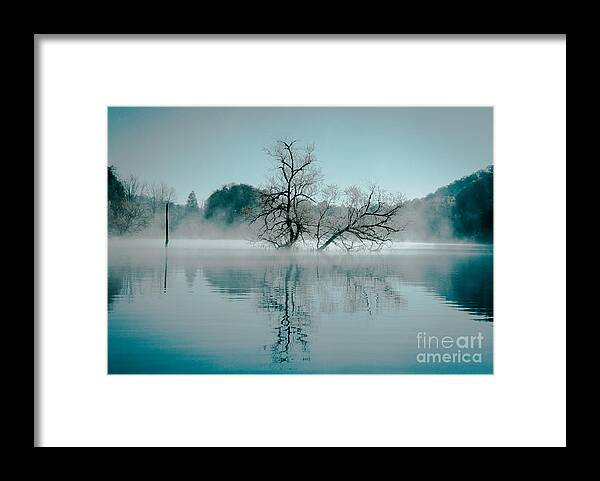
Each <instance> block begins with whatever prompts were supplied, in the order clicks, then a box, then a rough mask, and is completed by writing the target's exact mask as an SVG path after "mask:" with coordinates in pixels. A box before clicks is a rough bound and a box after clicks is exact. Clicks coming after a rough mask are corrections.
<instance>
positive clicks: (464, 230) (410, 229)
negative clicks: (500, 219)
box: [399, 165, 494, 243]
mask: <svg viewBox="0 0 600 481" xmlns="http://www.w3.org/2000/svg"><path fill="white" fill-rule="evenodd" d="M402 217H403V219H404V221H405V222H406V223H407V229H406V230H405V231H404V232H402V234H401V235H399V238H400V239H403V240H415V241H423V240H425V241H449V240H462V241H473V242H484V243H487V242H492V240H493V234H494V170H493V166H491V165H490V166H488V167H487V168H485V169H483V170H479V171H477V172H475V173H473V174H471V175H467V176H465V177H463V178H461V179H459V180H456V181H454V182H452V183H451V184H448V185H446V186H444V187H441V188H439V189H438V190H436V191H435V192H434V193H432V194H429V195H428V196H426V197H423V198H422V199H415V200H412V201H410V202H408V203H407V205H406V207H405V210H404V212H403V213H402Z"/></svg>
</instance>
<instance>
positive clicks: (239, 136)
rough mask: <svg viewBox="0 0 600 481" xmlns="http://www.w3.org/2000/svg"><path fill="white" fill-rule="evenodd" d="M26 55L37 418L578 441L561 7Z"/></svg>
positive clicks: (81, 41)
mask: <svg viewBox="0 0 600 481" xmlns="http://www.w3.org/2000/svg"><path fill="white" fill-rule="evenodd" d="M34 56H35V58H34V60H35V72H34V74H35V86H36V88H35V99H34V100H35V111H34V115H35V138H36V142H37V144H36V149H35V168H36V177H35V181H36V186H35V187H36V231H35V233H34V234H35V242H36V246H37V247H36V250H35V264H36V279H37V283H38V284H37V287H36V300H35V302H36V310H35V312H36V316H35V339H34V343H35V372H34V376H35V379H34V380H35V392H34V396H35V399H34V404H35V412H34V446H132V447H134V446H148V447H149V446H181V447H184V446H285V447H291V446H331V447H334V446H446V447H449V446H565V445H566V434H565V433H566V408H565V406H566V369H565V368H566V349H565V322H566V36H565V35H546V36H541V37H539V36H527V35H523V36H516V37H515V36H506V37H504V36H498V35H496V36H490V37H486V36H472V37H469V36H464V35H461V36H456V37H455V36H452V35H444V36H422V37H421V36H414V35H411V36H402V35H389V36H374V37H370V36H364V37H361V36H356V37H348V36H344V37H335V36H331V37H330V36H327V37H320V36H306V37H303V36H272V37H270V36H256V37H254V36H252V35H244V36H214V35H213V36H202V35H197V36H175V37H170V36H160V35H157V36H144V37H139V38H138V37H135V36H102V35H95V36H85V35H78V36H68V35H66V36H65V35H62V36H53V35H37V36H36V37H35V39H34ZM282 58H286V59H289V60H290V62H291V68H290V69H287V70H286V72H291V73H292V74H291V75H284V72H282V70H281V69H282V65H281V62H282V60H281V59H282ZM540 176H543V182H541V181H540V180H541V178H540ZM549 199H552V204H553V206H554V207H553V208H552V210H551V211H549V210H548V209H542V208H540V206H539V202H541V201H542V200H544V202H547V201H548V200H549ZM550 223H551V225H552V226H553V235H552V236H551V238H548V236H547V231H546V227H545V226H547V225H550ZM550 258H551V259H552V262H549V261H548V259H550ZM548 299H552V303H551V305H550V303H549V302H548ZM284 399H285V400H286V402H285V403H283V404H282V403H281V401H282V400H284ZM542 399H543V402H540V401H541V400H542ZM517 400H518V402H517ZM279 416H291V417H292V418H293V419H294V422H293V423H294V428H293V429H292V430H290V431H289V432H287V433H284V434H282V435H281V436H278V438H277V440H274V439H273V437H272V435H270V434H269V433H270V432H272V431H273V430H274V429H277V426H278V422H277V419H276V417H279ZM549 419H551V421H550V422H549V421H548V420H549ZM474 420H477V422H474ZM465 425H468V426H470V428H469V429H468V430H465V429H464V426H465ZM459 428H460V429H459Z"/></svg>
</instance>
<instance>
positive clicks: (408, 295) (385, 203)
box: [107, 106, 494, 374]
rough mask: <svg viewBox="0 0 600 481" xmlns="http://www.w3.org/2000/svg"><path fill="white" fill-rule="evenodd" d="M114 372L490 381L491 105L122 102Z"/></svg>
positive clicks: (114, 248) (114, 250)
mask: <svg viewBox="0 0 600 481" xmlns="http://www.w3.org/2000/svg"><path fill="white" fill-rule="evenodd" d="M107 122H108V159H107V161H108V162H107V176H108V177H107V179H108V184H107V185H108V195H107V211H108V305H107V308H108V373H109V374H492V373H493V366H494V363H493V352H494V350H493V326H494V309H493V290H494V285H493V233H494V232H493V224H494V222H493V220H494V216H493V214H494V195H493V193H494V188H493V187H494V171H493V158H492V143H493V108H492V107H440V108H436V107H410V108H409V107H387V108H369V107H276V108H273V107H239V108H238V107H151V106H149V107H139V106H138V107H129V106H110V107H108V109H107Z"/></svg>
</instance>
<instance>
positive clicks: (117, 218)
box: [112, 199, 151, 235]
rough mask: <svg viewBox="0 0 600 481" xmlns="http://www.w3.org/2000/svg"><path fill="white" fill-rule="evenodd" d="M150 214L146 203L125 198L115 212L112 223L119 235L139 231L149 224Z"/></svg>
mask: <svg viewBox="0 0 600 481" xmlns="http://www.w3.org/2000/svg"><path fill="white" fill-rule="evenodd" d="M150 222H151V215H150V212H149V211H148V208H147V206H146V205H144V204H143V203H141V202H138V201H135V200H129V199H125V200H124V201H123V203H122V204H121V205H120V206H119V208H118V209H117V211H116V212H115V214H114V216H113V219H112V223H113V225H114V226H115V228H116V229H117V232H118V233H119V234H121V235H124V234H128V233H135V232H139V231H141V230H143V229H145V228H146V227H148V226H149V225H150Z"/></svg>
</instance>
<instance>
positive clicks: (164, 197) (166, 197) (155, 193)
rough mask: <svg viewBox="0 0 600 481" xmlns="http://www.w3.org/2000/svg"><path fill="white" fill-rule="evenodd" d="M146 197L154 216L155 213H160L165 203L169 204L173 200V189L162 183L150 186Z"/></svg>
mask: <svg viewBox="0 0 600 481" xmlns="http://www.w3.org/2000/svg"><path fill="white" fill-rule="evenodd" d="M148 197H149V199H150V208H151V209H152V213H153V214H155V213H156V212H157V211H161V212H162V208H163V207H164V205H165V204H166V203H171V202H173V201H174V200H175V189H174V188H173V187H170V186H168V185H167V184H165V183H164V182H161V183H160V184H152V185H151V186H150V188H149V192H148Z"/></svg>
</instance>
